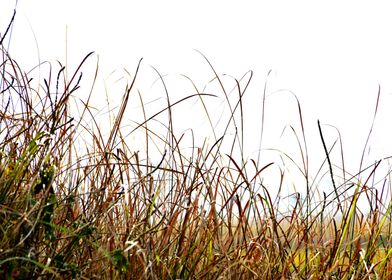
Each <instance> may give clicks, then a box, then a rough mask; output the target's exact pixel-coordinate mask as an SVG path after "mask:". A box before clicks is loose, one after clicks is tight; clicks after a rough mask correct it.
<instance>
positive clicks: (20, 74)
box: [0, 34, 392, 279]
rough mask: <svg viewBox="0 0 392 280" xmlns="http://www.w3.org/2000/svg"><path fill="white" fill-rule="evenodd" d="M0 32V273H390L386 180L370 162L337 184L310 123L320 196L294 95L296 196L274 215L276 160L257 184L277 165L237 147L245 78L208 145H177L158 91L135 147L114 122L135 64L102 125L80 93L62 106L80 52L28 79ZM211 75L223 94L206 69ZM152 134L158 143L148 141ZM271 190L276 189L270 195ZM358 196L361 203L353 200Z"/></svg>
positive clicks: (72, 86)
mask: <svg viewBox="0 0 392 280" xmlns="http://www.w3.org/2000/svg"><path fill="white" fill-rule="evenodd" d="M5 35H6V34H4V36H3V37H1V45H0V47H1V52H0V55H1V60H0V71H1V77H0V106H1V107H0V139H1V141H0V230H1V234H0V275H2V276H1V278H2V279H36V278H44V279H57V278H60V279H61V278H64V279H71V278H75V279H76V278H77V279H390V278H391V277H392V275H391V274H392V263H391V256H390V255H391V252H392V248H391V223H390V210H391V205H390V199H389V196H390V178H388V177H385V179H384V180H383V184H382V187H381V188H378V189H376V186H375V183H374V180H373V177H374V176H375V175H374V174H375V171H376V170H377V168H378V167H379V165H380V163H381V161H379V162H376V163H375V164H374V165H372V166H370V167H367V168H363V171H365V170H366V172H367V173H366V174H368V175H367V176H365V177H364V176H361V173H362V171H360V172H359V173H358V174H355V175H353V176H348V175H347V177H345V180H343V182H342V183H340V181H341V180H337V177H338V175H337V174H335V173H336V172H335V173H334V171H336V170H340V171H341V169H339V167H338V166H337V165H335V164H337V163H335V162H333V161H331V158H330V157H329V153H330V152H331V150H332V149H333V145H332V146H331V145H330V144H328V143H325V142H326V141H324V137H323V134H322V130H321V126H320V124H319V127H320V138H321V139H322V142H323V144H324V148H325V161H324V163H323V166H322V167H320V170H321V169H322V170H324V171H325V174H326V175H325V176H330V178H331V182H332V184H333V191H332V192H330V193H325V192H322V193H321V194H320V193H319V192H318V191H317V185H315V182H314V181H313V180H311V177H310V175H309V174H308V166H307V160H306V158H307V149H306V141H305V140H306V139H305V133H304V128H303V124H302V113H301V107H300V106H299V103H298V116H299V121H300V123H301V127H302V130H301V131H297V132H294V133H295V135H296V136H297V137H298V138H301V137H302V138H301V139H302V140H303V141H298V145H299V149H300V150H301V154H302V159H303V161H302V162H300V163H298V164H297V167H298V169H300V170H301V172H302V174H303V179H304V180H303V182H305V185H306V192H305V193H304V194H300V193H293V194H292V195H291V196H290V197H291V198H290V199H291V208H290V209H289V210H288V211H287V209H286V211H283V210H282V209H281V208H280V207H279V204H280V203H281V199H282V196H281V195H279V194H280V192H281V191H282V190H281V188H282V186H283V185H284V184H283V182H284V181H285V179H286V178H285V172H284V167H281V169H280V170H281V176H280V178H277V180H276V182H277V184H276V185H274V186H267V185H264V183H263V182H264V180H263V176H264V173H265V171H266V170H268V168H271V167H272V166H273V165H279V163H278V162H271V163H267V164H263V165H260V164H259V161H258V160H256V159H246V158H245V157H244V156H243V155H242V153H241V147H242V146H241V145H243V141H242V138H243V137H244V135H243V134H242V133H243V132H242V131H241V128H243V125H244V124H243V123H242V122H243V118H242V117H241V116H243V107H242V99H243V96H244V93H245V90H246V87H245V89H244V88H243V87H240V85H239V83H237V85H238V86H237V87H236V88H235V91H237V95H238V99H237V101H236V102H234V103H230V101H229V99H228V98H227V102H228V104H227V106H228V107H229V108H230V111H231V114H230V117H229V119H227V120H225V121H226V123H227V127H234V128H235V131H236V133H234V134H229V133H226V132H227V130H225V131H224V133H223V134H222V135H218V137H217V140H216V141H215V142H213V143H209V144H207V143H205V145H202V146H200V147H197V146H194V147H192V149H191V152H189V149H186V151H187V153H185V152H184V149H182V146H181V145H182V142H181V139H182V137H183V135H176V134H175V133H174V131H173V129H172V119H171V118H172V115H171V110H172V108H173V107H174V106H175V105H176V104H178V102H179V103H181V102H182V101H181V100H180V101H178V102H173V103H170V101H169V100H170V99H169V97H168V98H167V104H163V105H162V110H161V111H158V112H156V114H153V115H151V116H148V115H146V114H145V115H144V121H142V122H139V123H137V125H136V126H134V131H138V132H141V135H144V138H143V139H145V144H146V149H145V150H144V151H143V152H141V151H138V150H136V151H135V150H133V149H132V146H131V145H129V141H128V138H129V137H130V136H129V133H125V132H124V131H123V129H122V125H123V122H124V112H125V111H126V108H127V105H128V101H129V96H130V94H131V93H133V94H137V90H136V89H135V81H136V80H137V76H138V71H139V66H140V64H139V65H138V67H137V69H136V71H135V73H134V75H133V80H132V81H131V82H130V83H129V85H128V86H127V87H126V88H125V89H124V93H123V98H122V102H121V105H120V107H119V108H118V109H117V111H116V114H115V116H114V117H113V119H112V120H113V122H112V126H111V127H110V129H109V133H108V134H105V133H103V131H102V130H103V129H101V128H100V127H99V125H98V121H97V120H95V119H94V113H93V112H92V110H93V109H92V108H91V106H90V103H89V100H90V96H89V97H88V98H87V99H86V100H84V101H82V100H79V101H78V102H79V105H80V106H81V108H82V110H79V111H77V110H73V109H72V106H71V102H70V100H71V99H72V100H74V99H73V97H74V96H75V95H76V94H77V93H78V92H79V91H83V90H84V91H90V89H88V88H87V89H86V87H83V86H81V84H82V83H83V79H81V73H82V72H81V70H82V69H83V66H84V64H85V63H86V61H88V60H89V59H90V57H91V56H92V54H89V55H87V56H86V57H85V59H83V61H82V63H81V64H80V66H79V67H78V68H77V69H76V71H74V73H73V74H72V75H65V72H66V71H65V69H66V68H65V67H66V66H63V65H61V64H60V63H57V64H55V65H53V66H52V65H50V68H49V71H48V72H47V73H46V74H45V75H46V76H45V78H43V79H42V80H39V81H38V82H37V81H36V80H35V79H36V77H31V76H30V73H26V72H24V71H23V69H20V67H19V66H18V63H17V61H15V60H14V59H13V58H12V56H11V54H10V52H9V51H8V50H7V48H6V47H5V46H4V44H3V42H4V38H5ZM207 63H209V62H208V60H207ZM68 70H69V69H68ZM211 70H213V71H212V73H214V77H213V80H214V81H215V82H216V83H218V84H221V88H222V92H223V94H224V96H225V97H227V92H226V91H225V86H224V84H223V81H222V80H221V79H220V75H219V74H218V73H216V72H215V70H214V68H212V66H211ZM69 71H70V70H69ZM161 78H162V77H161ZM162 81H163V78H162ZM91 88H92V87H91ZM91 94H94V91H93V90H92V89H91ZM139 94H140V93H139ZM217 94H218V93H217ZM209 95H211V94H206V93H201V92H198V91H197V90H196V89H195V93H194V94H193V95H192V96H187V97H185V98H184V99H183V100H186V99H188V98H198V99H199V100H200V101H201V102H202V103H203V102H204V100H205V98H206V97H208V96H209ZM142 106H143V105H142ZM162 114H166V115H167V116H168V118H167V119H168V121H167V124H166V133H165V134H164V135H163V136H162V135H158V133H156V132H155V131H152V130H151V129H150V126H149V124H150V123H151V122H152V121H153V120H154V119H155V117H157V116H158V115H162ZM206 114H207V115H208V117H209V114H208V112H206ZM238 116H239V117H238ZM127 135H128V136H127ZM157 137H159V139H160V142H158V143H156V142H154V143H152V141H153V140H152V139H156V138H157ZM194 137H197V135H196V136H194ZM230 137H231V138H230ZM245 137H246V136H245ZM223 141H232V143H233V144H232V148H231V149H229V150H225V149H224V148H223V146H222V142H223ZM301 143H302V144H301ZM335 143H336V142H335ZM153 144H155V145H158V146H159V145H161V147H160V150H161V151H163V152H162V153H161V155H160V160H159V161H158V162H159V163H158V164H152V162H151V156H150V155H149V148H148V147H149V145H150V146H151V145H153ZM83 145H84V146H83ZM276 152H277V153H278V151H276ZM286 158H288V159H290V157H289V156H288V155H286ZM154 162H156V161H154ZM369 170H370V172H369ZM320 172H321V171H320ZM343 172H344V169H343ZM339 174H340V173H339ZM339 179H342V177H340V178H339ZM335 181H336V182H335ZM338 182H339V183H338ZM271 188H274V189H278V194H277V195H273V196H272V195H271V191H270V189H271ZM360 198H361V199H363V200H365V201H366V202H367V204H368V205H369V207H368V208H369V211H361V209H360V207H358V205H357V202H358V200H359V199H360Z"/></svg>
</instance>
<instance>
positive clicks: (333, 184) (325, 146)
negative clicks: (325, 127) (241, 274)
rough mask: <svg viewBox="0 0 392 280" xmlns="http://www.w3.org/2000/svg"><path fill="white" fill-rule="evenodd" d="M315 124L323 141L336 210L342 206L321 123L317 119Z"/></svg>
mask: <svg viewBox="0 0 392 280" xmlns="http://www.w3.org/2000/svg"><path fill="white" fill-rule="evenodd" d="M317 126H318V129H319V132H320V138H321V142H322V143H323V148H324V152H325V156H326V157H327V161H328V166H329V174H330V175H331V181H332V186H333V189H334V191H335V195H336V199H337V200H338V210H339V209H340V208H341V207H342V206H341V203H340V198H339V194H338V191H337V189H336V185H335V180H334V178H333V170H332V164H331V159H330V158H329V153H328V149H327V145H325V140H324V136H323V132H322V130H321V125H320V120H317Z"/></svg>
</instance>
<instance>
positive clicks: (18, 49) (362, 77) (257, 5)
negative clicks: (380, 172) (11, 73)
mask: <svg viewBox="0 0 392 280" xmlns="http://www.w3.org/2000/svg"><path fill="white" fill-rule="evenodd" d="M14 4H15V2H14V1H11V0H0V30H1V31H2V32H3V31H4V30H5V27H6V25H7V23H8V20H9V18H10V17H11V15H12V9H13V6H14ZM390 8H392V5H388V1H385V2H382V1H204V0H203V1H200V0H198V1H173V0H166V1H151V0H150V1H120V0H111V1H99V0H95V1H93V0H83V1H81V0H67V1H59V0H58V1H54V0H35V1H27V0H19V2H18V10H17V18H16V23H15V26H14V28H13V34H12V40H11V45H10V51H11V54H12V55H13V57H14V58H16V59H17V61H19V63H22V62H23V63H24V64H25V66H26V67H27V68H29V67H32V66H34V65H36V64H37V63H38V62H39V56H40V59H41V61H42V60H46V59H48V60H55V59H59V60H60V61H63V62H64V60H65V45H66V43H65V37H66V36H65V34H66V26H67V28H68V62H69V65H70V67H75V66H76V65H77V63H78V62H79V61H80V60H81V58H82V57H83V56H84V55H86V54H87V53H88V52H89V51H96V52H97V53H98V54H99V59H100V71H101V76H100V77H101V79H102V80H103V79H106V80H107V82H108V83H109V82H110V81H115V78H110V77H111V76H110V73H111V72H112V71H113V70H115V69H120V71H121V69H122V68H123V67H124V68H126V69H127V70H128V71H129V72H130V73H132V74H133V73H134V69H135V68H136V65H137V62H138V60H139V59H140V58H142V57H143V58H144V60H143V67H142V69H143V71H142V72H141V74H140V79H141V80H142V81H141V84H142V83H143V79H145V80H144V81H145V83H146V84H147V85H151V82H152V81H153V78H151V77H152V76H151V75H153V71H152V70H151V68H149V65H152V66H154V67H156V68H157V69H158V70H159V71H160V73H162V74H186V75H188V76H189V77H191V78H192V79H193V80H194V81H195V82H196V84H197V85H198V86H199V87H201V88H202V86H203V85H204V84H206V83H207V82H208V80H209V79H211V78H212V77H213V73H212V72H211V70H210V69H209V67H208V65H207V63H206V62H205V61H204V60H203V58H202V57H201V56H200V55H199V54H198V53H197V52H196V51H194V50H193V49H197V50H200V51H201V52H202V53H204V54H205V55H206V56H207V58H208V59H209V60H210V61H211V62H212V64H213V65H214V67H215V68H216V70H217V71H218V73H220V74H222V73H227V74H231V75H232V76H234V77H236V78H240V77H241V76H242V75H243V74H244V73H245V72H246V71H248V70H253V71H254V72H255V74H254V77H253V82H252V84H251V85H252V86H251V88H250V89H249V92H248V93H247V94H246V95H245V96H247V98H248V102H249V105H248V106H249V107H247V108H246V113H247V114H248V115H249V116H250V117H253V120H252V121H251V122H249V124H248V125H249V126H250V128H249V131H248V133H249V134H247V137H248V138H249V139H256V138H258V137H259V130H258V129H259V126H258V125H257V126H256V128H257V129H254V127H252V125H254V124H255V122H257V120H259V119H260V117H261V114H260V111H261V96H262V89H263V86H264V83H265V81H266V76H267V73H268V71H269V70H270V69H271V70H272V74H271V76H270V77H269V79H268V88H269V92H273V91H276V90H279V89H289V90H291V91H293V92H294V93H295V94H296V95H297V96H298V98H299V100H300V102H301V105H302V110H303V114H304V119H305V129H306V133H307V134H308V141H309V143H308V145H309V147H310V149H312V151H310V153H316V154H317V153H319V154H322V153H323V151H322V146H321V142H320V139H319V137H318V131H317V124H316V122H317V119H320V121H321V122H322V123H327V124H331V125H334V126H336V127H338V128H339V129H340V131H341V133H342V136H343V145H344V150H345V153H346V157H347V158H346V161H347V165H348V166H349V167H351V171H352V172H354V171H355V170H357V168H358V165H359V159H360V156H361V152H362V149H363V146H364V143H365V140H366V136H367V134H368V132H369V128H370V125H371V122H372V116H373V113H374V108H375V102H376V98H377V91H378V86H379V85H380V86H381V104H380V108H379V115H378V119H377V120H376V126H375V129H374V134H373V137H372V139H371V147H372V154H371V155H370V156H369V157H368V163H372V162H373V161H374V160H375V159H376V158H379V157H383V156H389V155H392V145H390V143H391V140H392V137H391V133H390V132H389V130H390V127H391V126H390V120H391V119H392V118H391V117H392V116H391V114H392V110H391V109H390V108H391V106H392V95H391V94H392V37H391V36H392V17H391V14H390V11H391V9H390ZM34 36H35V38H36V40H37V43H38V48H37V45H36V41H35V39H34ZM37 50H39V56H38V52H37ZM91 64H93V63H91ZM155 77H156V76H155ZM168 79H171V80H170V81H173V82H172V83H173V84H172V86H171V88H172V94H173V100H175V99H178V98H177V97H181V96H184V95H181V94H183V93H182V92H181V90H177V89H176V86H180V85H181V81H182V80H181V79H180V78H179V76H176V75H174V76H173V77H172V76H169V78H168ZM109 87H110V85H109ZM140 87H143V85H140ZM188 88H189V87H188ZM160 90H161V91H162V89H160ZM169 91H170V90H169ZM176 94H178V95H176ZM220 94H221V93H220ZM118 96H120V95H118ZM221 98H223V97H222V96H221ZM113 99H118V97H116V96H114V97H113ZM150 99H151V100H153V99H154V98H153V97H151V98H150ZM158 107H159V106H158ZM161 107H162V106H161ZM266 107H267V111H266V122H267V124H268V126H267V127H266V131H265V133H266V134H269V133H270V134H269V135H271V136H268V137H271V139H274V138H273V137H279V134H280V132H281V130H282V128H283V126H284V125H285V124H296V125H298V118H297V114H296V103H295V101H294V99H293V98H292V97H290V95H289V94H287V93H286V94H275V95H272V96H270V97H269V98H268V99H267V103H266ZM250 117H249V118H250ZM181 118H182V116H180V119H181ZM255 120H256V121H255ZM187 124H189V123H188V122H185V124H182V125H185V126H184V129H185V127H186V125H187ZM179 126H181V125H179ZM323 129H324V133H325V135H326V136H328V137H329V138H328V139H327V140H328V141H329V143H332V141H333V140H334V139H335V138H336V133H335V132H334V131H333V130H332V129H330V128H328V127H324V128H323ZM255 131H256V133H255V134H254V135H253V134H252V132H255ZM268 137H267V138H268ZM266 141H267V140H266ZM290 141H291V142H293V138H290ZM250 142H251V141H250ZM254 142H255V143H250V144H249V145H255V146H254V147H253V146H252V147H250V148H249V150H250V151H254V150H256V149H257V145H256V143H258V142H257V141H254ZM271 143H273V142H272V140H271V142H268V141H267V142H266V145H267V147H268V145H270V144H271ZM294 144H295V143H294ZM264 147H265V146H264ZM294 147H296V146H295V145H294ZM294 149H295V148H294ZM317 164H319V161H317Z"/></svg>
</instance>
